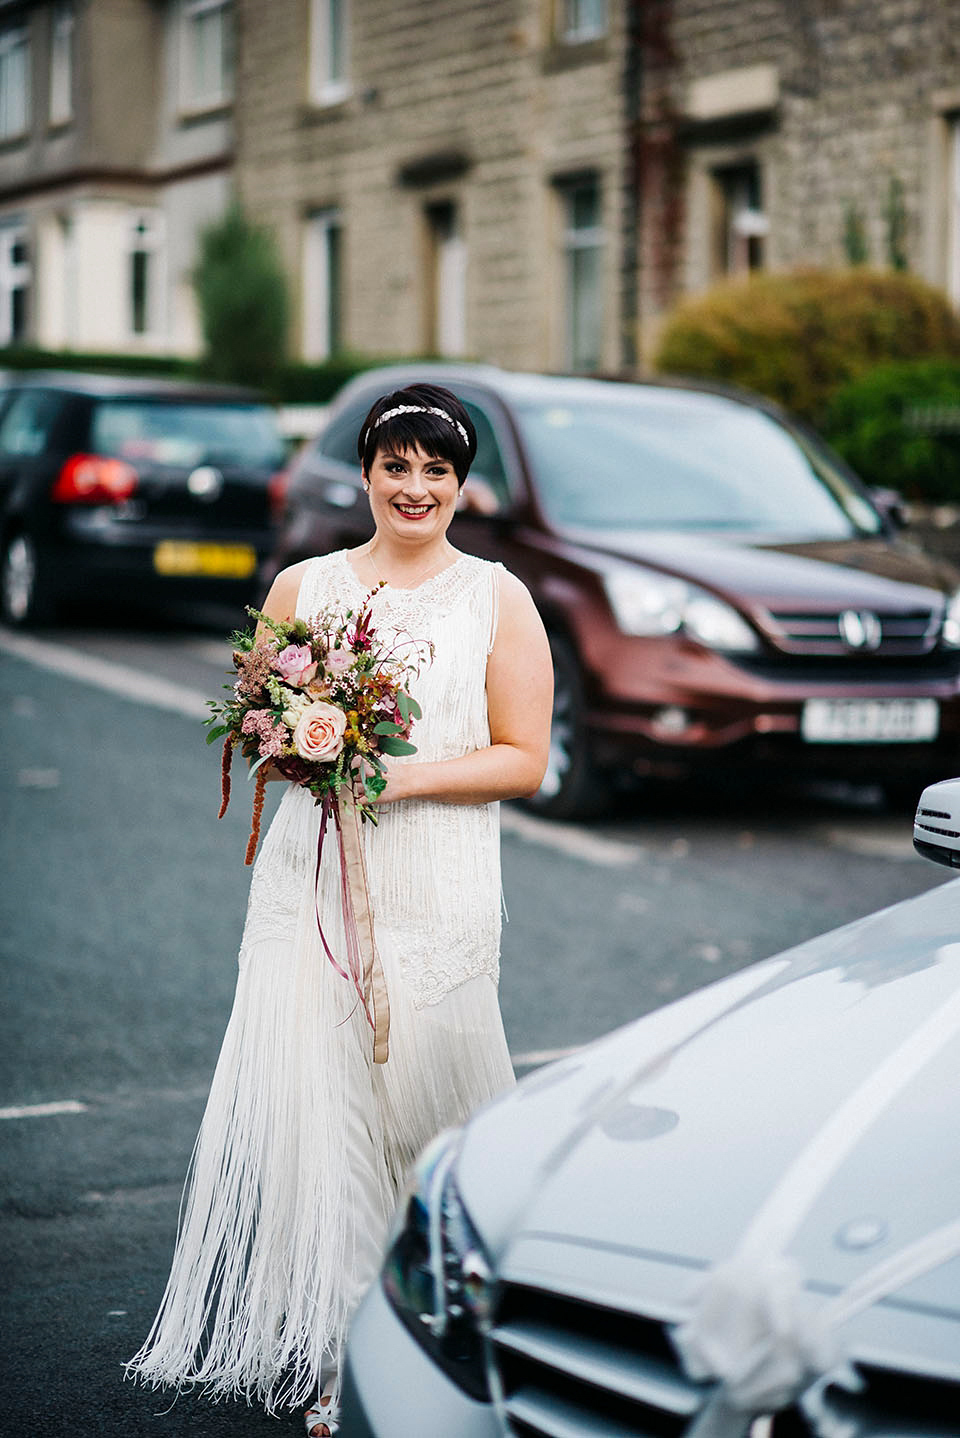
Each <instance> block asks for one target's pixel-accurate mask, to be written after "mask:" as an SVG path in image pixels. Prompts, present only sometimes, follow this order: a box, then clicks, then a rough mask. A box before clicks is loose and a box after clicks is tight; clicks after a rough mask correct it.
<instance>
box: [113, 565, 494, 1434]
mask: <svg viewBox="0 0 960 1438" xmlns="http://www.w3.org/2000/svg"><path fill="white" fill-rule="evenodd" d="M498 569H499V566H496V565H493V564H490V563H488V562H486V561H485V560H481V559H477V558H474V557H473V556H472V555H461V556H460V557H459V558H458V559H456V560H455V561H454V563H453V564H451V565H450V566H449V567H448V568H447V569H445V570H443V571H441V573H439V574H437V575H435V576H434V577H433V578H432V579H429V580H427V581H426V582H425V583H423V584H421V585H420V586H419V587H418V588H417V589H413V590H400V589H392V588H390V587H389V586H388V587H386V588H384V589H381V590H380V591H379V592H378V593H377V595H376V596H375V598H374V600H373V611H374V618H375V621H376V623H377V627H378V632H379V634H380V635H381V636H382V637H384V638H386V637H388V636H390V635H391V634H395V635H396V636H398V637H399V638H400V639H404V638H412V639H414V640H429V641H432V643H433V646H434V657H433V660H432V662H431V663H430V664H429V665H428V666H427V667H426V668H424V669H423V670H422V672H421V674H420V676H419V678H418V679H417V680H416V681H414V683H413V685H412V686H411V692H412V693H413V694H414V696H415V697H416V699H417V700H418V701H419V703H420V706H421V708H422V711H423V717H422V719H420V720H419V721H418V722H417V723H416V725H415V727H414V731H413V735H412V739H413V742H414V743H415V744H416V745H417V754H416V755H414V756H411V758H410V759H408V760H403V759H398V760H395V761H394V762H396V763H404V762H417V761H421V760H439V759H451V758H456V757H459V756H461V755H464V754H468V753H471V752H472V751H473V750H475V749H478V748H483V747H485V746H486V745H488V744H489V743H490V730H489V724H488V719H487V705H486V687H485V684H486V664H487V657H488V655H489V653H490V649H491V647H492V641H493V635H494V634H495V631H496V624H497V595H498V583H499V576H498ZM367 593H368V589H367V587H366V586H364V585H363V584H362V583H361V581H360V580H359V579H358V578H357V577H356V575H355V574H354V571H353V568H352V566H351V565H350V562H349V560H348V558H347V555H346V551H339V552H337V553H335V554H330V555H325V556H322V557H321V558H319V559H315V560H313V561H311V563H310V564H309V566H308V567H307V569H306V571H305V574H304V577H303V579H302V582H301V586H300V592H299V596H298V600H297V614H298V615H299V616H300V617H302V618H309V617H310V616H311V615H313V614H315V613H316V612H317V611H318V610H320V609H322V608H325V607H328V606H335V607H336V608H337V610H338V611H339V612H342V611H344V610H346V609H348V608H353V609H356V608H358V607H359V605H360V604H361V602H362V601H363V599H364V598H365V596H366V594H367ZM319 819H320V809H319V807H318V806H317V805H316V804H315V803H314V800H313V796H312V795H311V794H309V793H308V792H307V791H306V790H304V789H301V788H299V787H296V786H294V785H289V786H288V787H287V789H286V792H285V793H284V795H283V798H282V800H281V802H280V805H279V808H278V809H277V813H276V816H275V818H274V820H273V822H272V824H271V825H270V828H269V830H268V832H267V835H266V837H265V839H264V841H263V845H262V848H261V851H260V854H259V857H258V859H257V862H256V866H255V868H254V872H253V877H252V880H251V885H250V897H249V904H248V910H247V919H246V924H245V927H244V934H243V941H242V944H241V948H240V957H239V976H238V981H237V992H236V998H235V1001H234V1007H233V1012H232V1015H231V1018H230V1022H229V1025H228V1027H227V1031H226V1035H225V1037H224V1042H223V1047H222V1050H221V1053H220V1058H219V1061H218V1064H217V1068H216V1072H215V1074H214V1078H213V1083H212V1087H211V1091H210V1096H209V1099H208V1102H207V1107H206V1111H205V1114H204V1118H203V1122H202V1125H201V1128H200V1133H199V1136H198V1139H197V1143H196V1147H195V1149H194V1154H193V1158H192V1160H191V1165H190V1171H189V1173H188V1176H187V1187H186V1190H185V1199H184V1207H183V1209H182V1213H181V1222H180V1229H179V1234H178V1239H177V1246H176V1252H175V1254H174V1259H173V1266H172V1271H171V1274H170V1278H169V1281H168V1283H167V1287H166V1290H165V1293H164V1295H163V1299H162V1302H161V1306H160V1310H159V1312H158V1314H157V1317H156V1319H155V1320H154V1324H153V1327H152V1329H151V1331H150V1334H149V1336H148V1338H147V1340H146V1342H145V1343H144V1345H143V1347H142V1348H141V1350H140V1352H139V1353H138V1354H137V1355H136V1356H135V1357H134V1358H133V1359H132V1360H131V1362H130V1364H129V1365H128V1372H129V1373H130V1374H131V1375H132V1376H134V1377H136V1378H139V1379H141V1380H142V1381H145V1382H147V1383H151V1384H153V1385H157V1386H159V1385H172V1386H175V1387H178V1388H182V1387H186V1386H189V1385H198V1386H200V1387H201V1388H202V1389H203V1390H204V1391H205V1392H207V1393H208V1394H209V1395H211V1396H214V1397H223V1396H226V1395H228V1394H238V1395H243V1396H246V1397H247V1398H248V1399H250V1398H252V1397H256V1398H258V1399H260V1400H261V1401H263V1402H264V1403H265V1404H266V1406H267V1407H268V1408H269V1409H271V1410H272V1409H273V1408H275V1407H277V1406H286V1405H293V1404H302V1403H304V1402H307V1401H309V1400H310V1399H312V1397H313V1396H314V1394H315V1393H316V1389H317V1383H318V1381H319V1380H320V1378H321V1376H322V1377H323V1378H324V1379H326V1378H328V1377H329V1376H330V1375H331V1374H332V1373H333V1372H334V1371H335V1370H336V1368H337V1366H338V1362H339V1356H340V1352H341V1349H342V1346H343V1342H344V1339H345V1336H346V1331H347V1328H348V1325H349V1321H350V1318H351V1316H352V1314H353V1312H354V1309H355V1308H356V1305H357V1303H358V1302H359V1300H360V1298H361V1297H362V1295H363V1292H364V1290H365V1289H366V1287H367V1286H368V1285H369V1283H370V1282H371V1281H372V1280H373V1278H374V1276H375V1274H376V1272H377V1268H378V1266H379V1261H380V1257H381V1251H382V1246H383V1242H384V1239H385V1236H386V1229H387V1225H388V1222H389V1219H390V1216H391V1214H392V1211H393V1208H394V1206H395V1203H396V1200H397V1196H398V1192H399V1189H400V1187H401V1186H402V1183H403V1180H404V1177H405V1175H406V1172H407V1170H408V1169H409V1167H410V1164H411V1163H412V1161H413V1160H414V1158H415V1157H416V1155H417V1153H418V1152H419V1150H420V1149H421V1148H422V1147H423V1146H424V1145H425V1144H426V1143H427V1142H429V1140H430V1139H431V1138H433V1137H434V1136H435V1135H436V1134H437V1133H439V1132H440V1131H441V1130H442V1129H444V1128H446V1127H448V1126H450V1125H453V1124H458V1123H460V1122H462V1120H463V1119H465V1118H466V1117H467V1115H468V1114H469V1113H470V1112H471V1111H472V1110H473V1109H474V1108H476V1107H477V1106H478V1105H479V1104H481V1103H483V1102H484V1101H485V1100H486V1099H488V1098H490V1097H491V1096H493V1095H494V1094H496V1093H499V1092H501V1091H502V1090H503V1089H505V1088H507V1087H509V1086H510V1085H512V1084H513V1082H514V1077H513V1069H512V1067H511V1064H510V1057H509V1054H508V1051H507V1045H506V1039H505V1037H504V1032H503V1025H502V1022H501V1018H500V1010H499V1005H498V1001H497V980H498V976H499V975H498V969H499V946H500V912H501V888H500V838H499V810H498V806H497V805H496V804H476V805H462V804H445V803H440V802H435V801H430V800H403V801H401V802H398V803H396V804H390V805H385V806H384V807H383V809H382V810H381V811H380V818H379V823H378V824H377V825H376V826H374V825H372V824H369V823H367V824H364V825H363V832H364V842H365V848H366V860H367V869H368V876H369V885H370V891H371V896H372V900H373V910H374V916H375V925H376V934H377V945H378V948H379V952H380V958H381V962H382V965H383V970H384V974H385V978H386V983H387V989H388V994H389V1001H390V1054H389V1058H388V1060H387V1062H386V1064H377V1065H374V1063H373V1061H372V1049H373V1045H372V1034H371V1030H370V1026H369V1024H368V1022H367V1020H366V1018H365V1016H364V1015H363V1012H362V1010H361V1009H360V1008H359V1006H358V1005H357V1003H356V994H355V992H354V991H353V989H352V986H351V985H350V984H349V983H348V982H347V981H346V980H345V979H343V978H342V977H341V976H340V975H339V974H338V973H337V972H336V970H335V969H334V968H333V966H332V965H331V963H330V961H329V959H328V958H327V957H326V955H325V954H324V952H323V950H322V947H321V942H320V936H319V933H318V928H317V910H319V914H320V917H321V919H322V923H323V930H324V933H325V935H326V937H327V941H328V942H329V944H330V946H331V949H332V950H333V952H334V954H335V955H343V953H344V933H343V922H342V916H341V908H340V880H339V867H338V860H337V852H336V842H335V837H332V836H331V834H330V833H329V832H328V837H327V840H326V843H325V846H324V851H323V859H322V863H321V868H320V875H319V882H318V884H317V885H316V887H315V883H314V880H315V874H316V862H317V835H318V829H319ZM315 906H316V907H315Z"/></svg>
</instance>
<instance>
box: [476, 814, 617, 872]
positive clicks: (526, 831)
mask: <svg viewBox="0 0 960 1438" xmlns="http://www.w3.org/2000/svg"><path fill="white" fill-rule="evenodd" d="M500 823H501V826H502V828H503V831H504V833H506V834H513V835H514V836H515V837H516V838H518V839H526V840H528V841H529V842H530V843H532V844H542V845H543V846H544V847H545V848H547V849H556V850H557V851H558V853H561V854H566V855H567V856H568V857H569V858H571V859H582V860H583V862H584V863H586V864H599V865H601V866H603V867H605V868H615V869H616V868H624V867H625V866H626V865H628V864H636V863H637V862H638V861H639V860H640V859H641V858H642V857H643V853H644V850H643V848H642V847H641V846H640V845H639V844H626V843H624V842H623V841H622V840H621V839H605V838H604V837H603V835H601V834H592V833H591V832H590V830H589V829H580V828H578V827H577V826H576V825H575V824H559V823H556V822H554V821H553V820H552V819H539V818H537V816H536V815H535V814H526V813H524V812H523V810H522V809H510V808H504V809H502V810H501V812H500Z"/></svg>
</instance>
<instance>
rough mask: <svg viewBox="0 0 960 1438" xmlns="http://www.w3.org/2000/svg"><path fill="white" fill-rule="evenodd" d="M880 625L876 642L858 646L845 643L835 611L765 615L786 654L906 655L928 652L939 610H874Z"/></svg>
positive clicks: (774, 638) (772, 635) (937, 627)
mask: <svg viewBox="0 0 960 1438" xmlns="http://www.w3.org/2000/svg"><path fill="white" fill-rule="evenodd" d="M875 617H876V619H877V620H878V621H879V624H880V633H879V642H878V643H876V644H874V645H871V646H870V647H869V648H868V647H866V646H865V647H863V648H858V647H857V646H856V645H851V644H848V643H847V642H846V641H845V640H844V638H843V634H842V630H841V620H842V615H841V614H839V613H833V614H832V613H825V614H808V613H793V612H790V613H782V612H771V613H770V614H769V615H768V616H767V632H768V634H769V637H770V638H771V639H772V641H773V642H774V644H776V646H777V648H778V649H782V650H784V651H785V653H787V654H807V655H818V656H827V655H843V656H844V657H846V658H847V659H849V658H850V656H851V654H862V655H863V656H864V657H875V656H877V655H884V656H886V655H889V656H891V657H894V656H906V655H912V654H929V653H930V651H931V650H932V649H933V648H934V646H935V645H936V643H937V639H938V636H939V632H940V618H941V616H940V612H939V610H936V609H915V610H911V611H910V612H909V613H906V614H904V613H898V614H884V613H882V612H879V611H878V612H877V613H876V616H875Z"/></svg>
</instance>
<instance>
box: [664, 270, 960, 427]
mask: <svg viewBox="0 0 960 1438" xmlns="http://www.w3.org/2000/svg"><path fill="white" fill-rule="evenodd" d="M933 355H941V356H943V355H957V356H960V320H958V318H957V316H956V315H955V314H954V312H953V310H952V309H951V308H950V305H949V304H948V302H947V300H946V297H945V296H944V295H943V294H942V293H941V292H940V291H939V290H935V289H933V288H932V287H931V286H930V285H927V284H924V283H923V282H922V281H921V280H918V279H916V278H915V277H914V276H912V275H904V274H892V273H889V272H887V271H879V270H869V269H862V268H857V269H852V270H839V271H824V270H800V271H795V272H793V273H789V274H760V275H752V276H750V277H749V278H748V279H740V280H726V281H724V282H722V283H721V284H719V285H716V286H714V288H713V289H711V290H709V291H707V293H706V294H704V295H700V296H697V297H691V298H690V299H687V300H683V301H681V303H680V304H679V305H678V306H677V308H676V310H675V311H674V312H673V315H672V316H671V317H670V318H669V319H668V321H667V324H666V328H665V329H664V332H663V336H662V339H661V343H660V347H659V351H658V353H657V356H656V360H655V364H656V367H657V369H659V370H662V371H666V372H668V373H672V374H686V375H692V376H697V377H700V378H710V379H714V380H720V381H723V382H725V383H728V384H735V385H740V386H743V387H744V388H746V389H752V390H757V391H758V392H759V393H760V394H765V395H768V396H769V397H770V398H772V399H775V400H777V401H779V403H780V404H782V405H783V406H784V407H785V408H786V409H789V410H792V411H793V412H794V413H795V414H799V415H801V416H803V417H804V418H805V419H807V420H809V421H810V422H811V423H812V424H814V425H821V424H822V423H823V422H824V419H825V415H826V411H827V407H828V405H829V401H830V399H831V398H832V396H833V394H834V393H835V391H836V390H837V389H838V388H839V387H840V385H842V384H845V383H846V382H847V381H849V380H853V379H856V378H858V377H859V376H860V375H861V374H863V373H865V372H866V371H867V370H868V369H871V368H873V367H875V366H876V365H877V364H880V363H883V362H884V361H888V360H896V359H918V358H923V357H928V356H933Z"/></svg>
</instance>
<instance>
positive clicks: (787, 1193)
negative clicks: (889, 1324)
mask: <svg viewBox="0 0 960 1438" xmlns="http://www.w3.org/2000/svg"><path fill="white" fill-rule="evenodd" d="M957 954H960V945H958V944H949V945H946V946H945V947H944V948H942V949H940V950H939V952H938V958H944V957H946V956H947V955H950V956H951V957H956V956H957ZM958 1032H960V986H958V988H957V989H956V990H955V991H954V993H953V994H952V995H951V996H950V998H949V999H948V1000H947V1001H946V1002H945V1003H944V1004H943V1005H942V1006H941V1007H940V1008H939V1009H937V1011H936V1012H935V1013H933V1014H931V1015H930V1016H929V1018H927V1019H925V1020H924V1021H923V1022H922V1023H920V1024H919V1025H918V1026H917V1027H916V1028H915V1029H914V1030H913V1031H912V1032H911V1033H910V1034H908V1035H907V1037H906V1038H905V1039H904V1040H903V1041H902V1042H901V1043H900V1044H899V1045H898V1047H897V1048H896V1049H894V1050H893V1052H892V1053H891V1054H889V1055H888V1056H887V1057H886V1058H885V1059H884V1060H883V1061H882V1062H881V1063H880V1064H879V1065H878V1066H877V1067H876V1068H875V1069H874V1070H873V1072H872V1073H870V1074H869V1075H868V1076H867V1077H866V1078H865V1079H864V1080H863V1082H862V1083H861V1084H860V1085H859V1086H858V1087H857V1088H856V1089H855V1090H854V1091H853V1093H852V1094H850V1095H849V1097H848V1098H847V1099H845V1100H844V1102H843V1103H842V1104H841V1105H840V1106H839V1108H837V1109H836V1110H835V1112H834V1113H833V1114H832V1115H831V1117H830V1118H829V1119H828V1120H827V1122H826V1123H825V1124H824V1125H823V1127H822V1128H821V1129H820V1131H819V1132H818V1133H817V1134H816V1135H815V1136H814V1138H813V1139H811V1140H810V1142H809V1143H808V1144H807V1145H806V1147H805V1148H804V1149H802V1150H801V1152H800V1153H799V1154H798V1156H797V1157H796V1158H795V1159H794V1161H793V1162H792V1163H791V1165H790V1167H789V1168H788V1169H787V1171H786V1173H785V1174H784V1176H783V1177H782V1178H781V1179H780V1181H779V1183H778V1184H777V1185H776V1187H775V1188H774V1190H773V1192H772V1193H771V1194H770V1196H769V1197H768V1198H767V1199H766V1201H765V1202H764V1203H763V1204H762V1206H761V1208H760V1210H759V1212H758V1213H757V1215H756V1216H755V1218H754V1219H753V1220H752V1222H751V1223H750V1225H749V1227H748V1228H747V1230H746V1232H745V1234H744V1235H743V1237H742V1238H741V1240H740V1243H739V1244H738V1246H737V1248H736V1251H735V1252H734V1254H733V1255H732V1257H730V1258H729V1259H726V1260H724V1261H723V1262H721V1263H718V1264H717V1265H716V1266H715V1267H714V1268H713V1269H711V1271H710V1272H709V1273H708V1274H707V1276H706V1278H705V1280H703V1281H702V1283H701V1284H700V1286H699V1288H698V1290H697V1292H696V1294H695V1297H696V1307H695V1309H694V1312H693V1314H692V1316H691V1317H690V1318H689V1319H688V1320H687V1321H686V1322H684V1323H682V1324H681V1325H680V1326H679V1327H678V1328H677V1329H676V1330H675V1331H674V1333H673V1341H674V1344H675V1346H676V1348H677V1351H678V1353H679V1354H680V1357H681V1359H682V1361H683V1364H684V1367H685V1369H686V1371H687V1373H688V1375H689V1376H690V1377H691V1378H692V1379H694V1380H695V1381H697V1382H707V1381H712V1382H715V1383H716V1384H717V1388H716V1391H715V1392H714V1394H713V1395H712V1396H711V1399H710V1401H709V1402H708V1403H707V1405H706V1407H705V1408H704V1410H703V1411H702V1413H701V1414H700V1416H699V1417H698V1419H697V1420H696V1422H695V1423H694V1424H693V1426H692V1427H691V1428H690V1429H689V1431H688V1438H744V1435H746V1434H747V1433H748V1431H749V1429H750V1426H751V1423H752V1422H753V1420H754V1418H756V1417H758V1416H759V1415H761V1414H768V1413H773V1412H776V1411H777V1410H778V1409H780V1408H784V1407H787V1406H788V1405H789V1404H791V1403H800V1404H801V1406H802V1407H803V1408H804V1411H805V1413H806V1416H807V1418H808V1420H809V1421H810V1422H811V1423H812V1425H813V1427H814V1429H815V1431H816V1432H817V1433H818V1434H820V1435H821V1438H852V1435H853V1433H854V1432H855V1429H854V1428H853V1427H851V1426H850V1425H847V1424H844V1423H842V1422H840V1421H839V1420H835V1419H833V1418H831V1417H830V1415H829V1413H828V1412H827V1410H826V1408H825V1407H824V1404H823V1393H824V1390H825V1388H826V1387H827V1385H828V1384H838V1385H840V1386H842V1387H845V1388H848V1389H856V1388H858V1387H860V1386H861V1381H860V1379H859V1377H858V1375H857V1373H856V1371H855V1370H854V1368H853V1367H852V1365H851V1364H850V1362H849V1361H848V1360H847V1358H846V1356H845V1354H844V1349H843V1344H842V1342H841V1339H840V1336H839V1334H838V1332H837V1330H838V1329H839V1328H840V1327H841V1325H842V1324H844V1323H846V1322H847V1321H848V1319H850V1318H852V1317H853V1316H854V1315H855V1314H857V1313H859V1312H861V1311H862V1310H863V1309H865V1308H867V1307H869V1306H870V1305H871V1304H873V1303H876V1302H878V1301H879V1300H880V1299H881V1298H884V1297H885V1296H886V1295H887V1294H889V1293H893V1292H894V1291H896V1290H897V1289H899V1288H902V1287H904V1286H905V1285H907V1284H908V1283H911V1282H912V1281H913V1280H914V1279H915V1278H918V1277H919V1276H920V1275H921V1274H923V1273H926V1272H927V1271H928V1270H930V1269H932V1268H935V1267H937V1266H938V1265H939V1264H941V1263H944V1262H946V1261H947V1260H948V1259H950V1258H954V1257H956V1256H957V1255H958V1254H960V1219H957V1220H956V1221H952V1222H950V1223H947V1224H944V1225H943V1226H942V1227H941V1228H938V1229H936V1230H935V1231H934V1232H932V1233H930V1234H927V1235H925V1236H924V1237H923V1238H921V1239H919V1240H917V1241H916V1242H915V1243H911V1244H908V1245H907V1246H906V1247H904V1248H902V1249H900V1250H899V1251H898V1252H897V1253H894V1254H893V1255H892V1256H891V1257H889V1258H887V1259H885V1260H883V1261H882V1262H881V1263H878V1264H877V1265H875V1266H874V1267H873V1268H871V1269H868V1270H867V1272H865V1273H863V1274H861V1276H860V1277H859V1278H858V1279H856V1280H855V1281H854V1282H853V1283H852V1284H850V1285H849V1287H847V1288H846V1289H844V1290H843V1291H842V1292H840V1293H839V1294H837V1295H836V1296H835V1297H834V1298H832V1299H831V1300H829V1301H828V1302H826V1303H823V1302H822V1301H821V1302H820V1303H819V1306H818V1305H817V1303H816V1302H815V1300H814V1299H813V1297H812V1295H811V1294H810V1293H809V1292H808V1291H807V1290H806V1288H805V1286H804V1281H803V1273H802V1271H801V1269H800V1266H799V1264H798V1263H797V1262H796V1260H795V1259H793V1258H790V1257H789V1256H788V1255H787V1252H786V1250H787V1246H788V1245H789V1243H790V1240H791V1239H792V1238H793V1236H794V1235H795V1233H796V1232H797V1230H798V1228H799V1227H800V1225H801V1223H802V1222H803V1220H804V1218H805V1216H806V1215H807V1213H808V1212H809V1211H810V1209H811V1207H812V1206H813V1204H814V1203H815V1202H816V1200H817V1199H818V1198H819V1197H820V1195H821V1194H822V1193H823V1191H824V1189H825V1188H826V1187H827V1185H828V1184H829V1183H830V1181H831V1179H832V1178H833V1176H834V1174H835V1173H836V1172H837V1170H838V1169H839V1168H840V1166H841V1164H842V1163H843V1162H844V1160H845V1159H846V1158H847V1157H848V1155H849V1154H850V1153H851V1152H852V1150H853V1149H854V1148H855V1147H856V1146H857V1144H858V1143H859V1142H860V1140H861V1139H862V1138H863V1137H864V1135H865V1134H866V1132H867V1131H868V1129H869V1128H870V1127H871V1126H872V1125H873V1124H874V1123H875V1122H876V1121H877V1119H878V1118H879V1117H880V1116H881V1114H883V1113H884V1111H885V1110H886V1109H887V1108H888V1107H889V1105H890V1104H891V1103H892V1102H893V1101H894V1100H895V1099H896V1098H897V1097H898V1096H899V1095H900V1094H901V1093H902V1092H903V1090H904V1089H905V1088H906V1087H907V1086H908V1084H910V1083H911V1081H912V1080H913V1079H914V1078H915V1077H916V1076H917V1074H918V1073H920V1071H921V1070H922V1069H923V1068H924V1067H925V1066H926V1065H927V1064H928V1063H930V1062H931V1060H932V1059H934V1058H935V1057H936V1056H937V1054H939V1053H940V1052H941V1051H942V1050H943V1048H944V1047H945V1046H946V1045H947V1044H948V1043H949V1042H950V1040H951V1039H953V1038H954V1037H955V1036H956V1035H957V1033H958Z"/></svg>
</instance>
